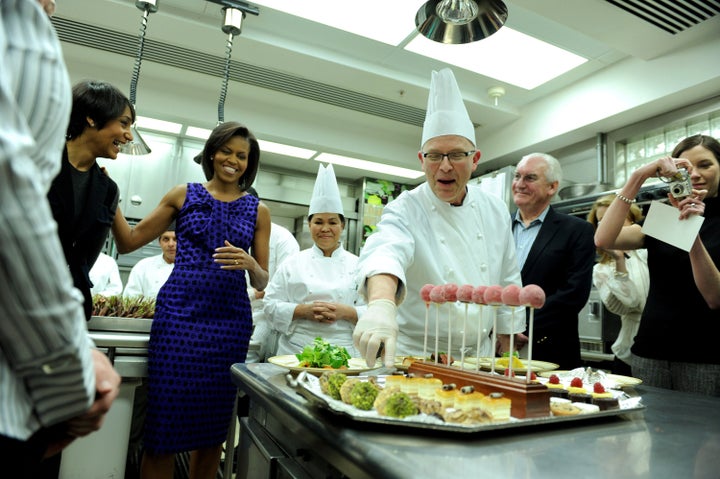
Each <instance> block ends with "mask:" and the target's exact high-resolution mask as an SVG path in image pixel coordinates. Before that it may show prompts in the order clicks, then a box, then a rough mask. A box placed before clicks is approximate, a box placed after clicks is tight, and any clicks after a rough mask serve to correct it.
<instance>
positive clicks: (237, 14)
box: [209, 0, 260, 125]
mask: <svg viewBox="0 0 720 479" xmlns="http://www.w3.org/2000/svg"><path fill="white" fill-rule="evenodd" d="M209 1H211V2H214V3H218V4H220V5H223V14H224V17H225V21H224V22H223V26H222V31H223V33H226V34H227V42H226V43H225V70H224V75H223V82H222V86H221V87H220V98H219V99H218V125H219V124H221V123H223V122H225V98H226V97H227V89H228V80H229V79H230V58H231V57H232V48H233V39H234V38H235V35H240V32H241V31H242V21H243V19H244V18H245V14H246V13H251V14H253V15H259V13H260V12H259V11H258V9H257V7H255V6H253V5H250V4H247V3H245V2H237V1H234V0H209Z"/></svg>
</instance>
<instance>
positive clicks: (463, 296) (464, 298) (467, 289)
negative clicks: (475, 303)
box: [457, 284, 473, 369]
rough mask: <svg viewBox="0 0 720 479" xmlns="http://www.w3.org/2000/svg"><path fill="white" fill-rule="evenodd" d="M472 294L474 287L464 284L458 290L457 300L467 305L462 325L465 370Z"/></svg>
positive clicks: (462, 362)
mask: <svg viewBox="0 0 720 479" xmlns="http://www.w3.org/2000/svg"><path fill="white" fill-rule="evenodd" d="M472 293H473V287H472V285H469V284H464V285H462V286H460V287H459V288H458V293H457V299H458V301H460V302H461V303H465V316H463V325H462V329H463V331H462V347H461V348H460V369H465V338H466V336H467V319H468V305H469V303H470V302H471V301H472Z"/></svg>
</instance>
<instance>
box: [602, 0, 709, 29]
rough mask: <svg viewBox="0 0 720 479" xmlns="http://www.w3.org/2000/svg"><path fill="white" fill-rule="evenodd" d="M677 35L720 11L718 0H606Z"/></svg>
mask: <svg viewBox="0 0 720 479" xmlns="http://www.w3.org/2000/svg"><path fill="white" fill-rule="evenodd" d="M606 1H607V2H608V3H609V4H611V5H614V6H616V7H618V8H621V9H623V10H625V11H626V12H628V13H631V14H632V15H635V16H636V17H638V18H639V19H641V20H643V21H645V22H648V23H650V24H651V25H653V26H655V27H657V28H659V29H661V30H664V31H666V32H668V33H671V34H673V35H675V34H676V33H680V32H682V31H684V30H687V29H688V28H691V27H692V26H694V25H697V24H698V23H700V22H702V21H704V20H707V19H708V18H712V17H714V16H715V15H717V14H718V13H720V1H718V0H606Z"/></svg>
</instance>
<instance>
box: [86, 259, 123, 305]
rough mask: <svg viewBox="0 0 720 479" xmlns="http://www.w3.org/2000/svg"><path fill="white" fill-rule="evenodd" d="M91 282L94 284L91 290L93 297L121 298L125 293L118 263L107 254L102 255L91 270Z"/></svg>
mask: <svg viewBox="0 0 720 479" xmlns="http://www.w3.org/2000/svg"><path fill="white" fill-rule="evenodd" d="M90 281H92V284H93V287H92V288H91V289H90V293H91V294H92V295H93V296H94V295H96V294H100V295H102V296H105V297H110V296H120V295H121V294H122V292H123V285H122V280H121V279H120V269H119V268H118V265H117V262H116V261H115V260H114V259H113V258H112V257H111V256H108V255H106V254H105V253H100V255H99V256H98V257H97V259H96V260H95V264H94V265H93V266H92V268H90Z"/></svg>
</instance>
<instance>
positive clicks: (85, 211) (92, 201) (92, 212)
mask: <svg viewBox="0 0 720 479" xmlns="http://www.w3.org/2000/svg"><path fill="white" fill-rule="evenodd" d="M71 168H72V165H71V164H70V162H69V161H68V155H67V149H65V151H64V153H63V161H62V166H61V169H60V173H59V174H58V175H57V177H55V179H54V180H53V182H52V185H51V186H50V191H49V192H48V201H49V202H50V208H51V209H52V213H53V218H55V222H56V223H57V225H58V236H59V237H60V243H62V247H63V252H64V253H65V259H66V261H67V263H68V266H69V267H70V273H71V274H72V277H73V283H74V285H75V287H76V288H78V289H79V290H80V291H81V292H82V294H83V297H84V306H85V316H86V318H87V319H90V316H91V315H92V296H91V294H90V288H91V287H92V282H91V281H90V276H89V272H90V268H92V265H93V264H95V260H96V259H97V257H98V255H99V254H100V251H102V249H103V246H104V245H105V240H106V239H107V236H108V232H109V231H110V226H111V225H112V222H113V218H114V217H115V210H116V209H117V200H118V196H119V190H118V186H117V184H116V183H115V182H114V181H113V180H111V179H110V178H109V177H108V176H107V175H106V174H105V173H103V171H102V170H101V169H100V167H99V166H98V164H97V163H96V164H94V165H93V166H92V168H91V169H90V179H89V182H88V197H87V201H86V204H85V205H76V204H75V198H74V195H73V189H72V176H71V174H72V170H71ZM78 208H80V209H81V210H82V215H81V217H80V218H79V220H78V222H77V224H76V225H73V218H74V217H75V210H76V209H78Z"/></svg>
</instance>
